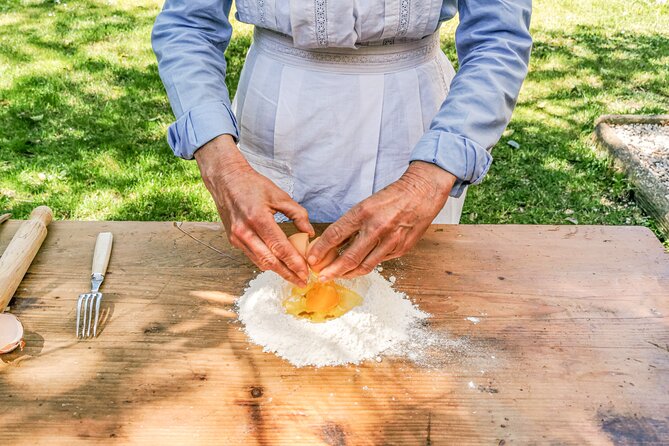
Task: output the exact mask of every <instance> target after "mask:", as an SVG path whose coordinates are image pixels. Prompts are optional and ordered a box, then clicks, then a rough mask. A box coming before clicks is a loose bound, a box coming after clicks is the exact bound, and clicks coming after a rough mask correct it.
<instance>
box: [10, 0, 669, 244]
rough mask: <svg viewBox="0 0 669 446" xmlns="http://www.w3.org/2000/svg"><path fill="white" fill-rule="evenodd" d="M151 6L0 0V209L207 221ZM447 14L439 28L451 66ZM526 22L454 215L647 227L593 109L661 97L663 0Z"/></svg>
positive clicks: (653, 102) (236, 47) (582, 8)
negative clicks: (176, 123)
mask: <svg viewBox="0 0 669 446" xmlns="http://www.w3.org/2000/svg"><path fill="white" fill-rule="evenodd" d="M161 6H162V1H159V0H132V1H131V0H106V1H105V0H100V1H97V0H76V1H71V2H69V1H67V0H55V1H54V0H48V1H37V0H0V213H2V212H3V211H4V212H12V213H13V214H14V218H26V217H27V216H28V214H29V213H30V210H31V209H32V208H33V207H35V206H37V205H39V204H47V205H49V206H50V207H51V208H52V209H53V210H54V213H55V216H56V218H57V219H77V220H207V221H213V220H218V216H217V214H216V209H215V207H214V204H213V202H212V200H211V199H210V197H209V194H208V192H207V190H206V189H205V187H204V185H203V184H202V182H201V180H200V179H199V174H198V170H197V166H196V164H195V163H194V162H188V161H183V160H180V159H177V158H176V157H174V156H173V155H172V152H171V151H170V149H169V147H168V146H167V143H166V141H165V131H166V128H167V126H168V125H169V124H170V123H171V122H172V120H173V115H172V112H171V109H170V107H169V104H168V101H167V96H166V94H165V92H164V90H163V86H162V84H161V82H160V79H159V77H158V71H157V64H156V60H155V57H154V55H153V53H152V51H151V45H150V32H151V27H152V24H153V21H154V19H155V16H156V15H157V14H158V12H159V10H160V8H161ZM456 25H457V24H456V23H455V22H453V23H447V24H445V25H444V26H443V27H442V30H441V39H442V48H443V49H444V51H445V52H446V54H447V55H448V56H449V58H450V59H451V60H452V61H453V62H454V64H456V61H457V58H456V54H455V46H454V40H453V38H454V31H455V27H456ZM233 26H234V29H235V34H234V38H233V42H232V43H231V45H230V47H229V49H228V51H227V59H228V78H227V82H228V87H229V89H230V92H231V94H234V92H235V89H236V85H237V81H238V78H239V74H240V70H241V68H242V65H243V62H244V56H245V53H246V50H247V48H248V46H249V44H250V41H251V37H250V36H251V28H250V27H249V26H247V25H244V24H240V23H238V22H233ZM532 33H533V36H534V41H535V43H534V51H533V55H532V60H531V64H530V74H529V76H528V78H527V80H526V82H525V85H524V87H523V90H522V92H521V95H520V99H519V102H518V107H517V108H516V111H515V113H514V117H513V120H512V122H511V124H510V125H509V127H508V129H507V131H506V132H505V134H504V136H503V137H502V139H501V141H500V142H499V143H498V144H497V146H496V147H495V148H494V150H493V156H494V158H495V161H494V163H493V166H492V168H491V171H490V173H489V175H488V176H487V178H486V180H485V181H484V182H483V184H481V185H479V186H477V187H472V188H470V191H469V195H468V198H467V202H466V205H465V212H464V215H463V218H462V223H464V224H467V223H477V224H478V223H532V224H606V225H644V226H647V227H650V228H651V229H653V230H655V231H656V233H657V234H658V236H660V233H659V232H657V228H656V223H655V222H654V221H653V219H652V218H650V217H648V216H647V215H645V214H644V212H643V211H642V210H641V209H640V208H639V207H638V206H637V205H636V204H635V201H634V189H633V187H632V186H631V185H630V184H629V183H628V181H627V180H626V179H625V178H624V177H623V176H622V175H620V174H617V173H615V172H614V171H613V170H612V169H611V168H610V165H609V161H607V159H606V158H604V157H602V156H601V155H598V154H597V152H595V150H594V142H593V139H592V131H593V122H594V120H595V119H596V118H597V117H598V116H599V115H602V114H608V113H621V114H622V113H637V114H652V113H667V110H669V3H668V2H667V0H637V1H634V0H607V1H604V0H597V1H571V0H562V1H548V0H538V1H535V2H534V13H533V17H532ZM456 65H457V64H456ZM509 141H511V144H512V145H509ZM516 143H517V144H516ZM665 243H666V240H665Z"/></svg>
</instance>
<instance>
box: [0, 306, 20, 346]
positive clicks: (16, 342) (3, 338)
mask: <svg viewBox="0 0 669 446" xmlns="http://www.w3.org/2000/svg"><path fill="white" fill-rule="evenodd" d="M22 340H23V325H21V322H19V320H18V319H17V318H16V316H14V315H13V314H9V313H0V354H2V353H9V352H11V351H12V350H14V349H15V348H16V347H18V346H20V345H21V341H22Z"/></svg>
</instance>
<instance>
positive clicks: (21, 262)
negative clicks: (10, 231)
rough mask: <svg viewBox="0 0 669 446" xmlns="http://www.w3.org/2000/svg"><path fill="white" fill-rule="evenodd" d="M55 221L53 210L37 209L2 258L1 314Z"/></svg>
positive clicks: (46, 208)
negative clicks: (49, 227)
mask: <svg viewBox="0 0 669 446" xmlns="http://www.w3.org/2000/svg"><path fill="white" fill-rule="evenodd" d="M52 219H53V214H52V213H51V209H49V208H48V207H46V206H39V207H37V208H35V209H34V210H33V211H32V213H31V214H30V219H29V220H26V221H25V222H23V223H22V224H21V226H20V227H19V229H18V231H16V234H14V237H13V238H12V241H11V242H9V245H8V246H7V249H5V252H4V253H3V254H2V257H0V313H1V312H3V311H4V310H5V308H7V304H9V301H10V300H11V298H12V296H14V292H15V291H16V289H17V288H18V287H19V284H20V283H21V280H23V276H24V275H25V274H26V271H28V268H29V267H30V264H31V263H32V261H33V259H34V258H35V255H37V251H39V248H40V246H42V242H43V241H44V239H45V238H46V227H47V225H48V224H49V223H51V220H52Z"/></svg>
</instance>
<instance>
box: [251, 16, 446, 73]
mask: <svg viewBox="0 0 669 446" xmlns="http://www.w3.org/2000/svg"><path fill="white" fill-rule="evenodd" d="M253 44H254V45H255V46H256V47H257V48H258V49H259V50H261V51H264V52H266V53H267V54H268V55H269V56H270V57H273V58H282V59H284V61H285V62H290V60H285V59H293V58H297V59H303V60H306V61H309V62H317V63H324V64H331V65H342V66H344V67H343V68H346V67H357V66H363V68H364V69H365V70H370V69H371V70H374V67H375V66H376V67H383V70H384V71H386V72H388V71H392V70H394V69H402V68H406V67H407V66H416V65H417V64H419V63H420V62H421V61H422V60H424V61H428V60H430V59H431V58H433V57H434V55H435V54H436V52H437V51H440V47H439V33H434V34H432V35H431V36H429V37H426V38H425V39H422V40H418V41H412V42H407V43H401V44H395V45H386V46H371V47H360V48H358V49H357V50H350V49H341V48H332V49H329V50H303V49H300V48H296V47H294V46H293V45H292V41H291V39H290V37H288V36H284V35H283V34H280V33H276V32H274V31H270V30H267V29H263V28H258V27H256V28H255V30H254V42H253ZM282 56H283V57H282Z"/></svg>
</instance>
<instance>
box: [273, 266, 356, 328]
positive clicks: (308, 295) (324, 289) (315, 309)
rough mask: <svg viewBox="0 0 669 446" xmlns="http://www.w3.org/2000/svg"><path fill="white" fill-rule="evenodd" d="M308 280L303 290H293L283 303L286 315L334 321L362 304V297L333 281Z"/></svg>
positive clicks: (320, 320)
mask: <svg viewBox="0 0 669 446" xmlns="http://www.w3.org/2000/svg"><path fill="white" fill-rule="evenodd" d="M314 279H315V277H314V278H313V279H312V278H310V281H309V283H308V284H307V286H306V287H305V288H297V287H295V288H293V289H292V290H291V293H290V295H289V296H288V297H287V298H286V299H285V300H284V301H283V307H284V308H285V309H286V313H288V314H292V315H293V316H296V317H301V318H305V319H309V320H310V321H311V322H326V321H329V320H331V319H336V318H338V317H340V316H342V315H344V314H345V313H347V312H348V311H350V310H351V309H352V308H354V307H357V306H358V305H360V304H361V303H362V296H360V295H359V294H358V293H356V292H355V291H353V290H350V289H348V288H346V287H343V286H341V285H339V284H337V283H335V282H333V281H330V282H326V283H321V282H318V281H317V280H314Z"/></svg>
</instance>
